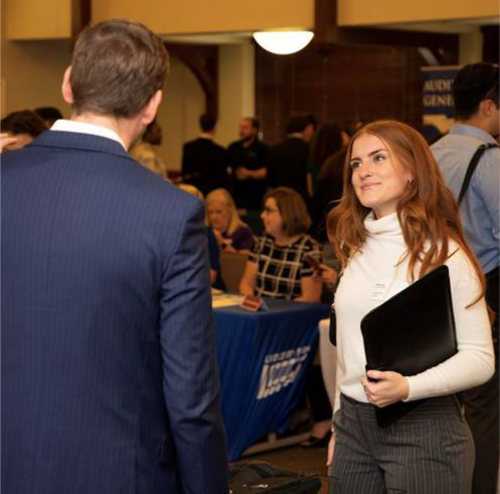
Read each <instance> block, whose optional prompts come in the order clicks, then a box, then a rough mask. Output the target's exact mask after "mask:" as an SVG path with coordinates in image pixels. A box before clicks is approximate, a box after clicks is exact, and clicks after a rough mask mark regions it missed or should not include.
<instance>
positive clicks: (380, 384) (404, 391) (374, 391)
mask: <svg viewBox="0 0 500 494" xmlns="http://www.w3.org/2000/svg"><path fill="white" fill-rule="evenodd" d="M368 377H369V378H371V379H377V382H371V381H369V380H368ZM361 384H362V385H363V388H364V390H365V393H366V396H367V398H368V401H369V402H370V403H371V404H372V405H375V406H377V407H379V408H384V407H386V406H387V405H392V404H393V403H396V402H398V401H401V400H405V399H406V398H408V394H409V392H410V386H409V384H408V380H407V379H406V377H404V376H402V375H401V374H399V373H398V372H393V371H376V370H370V371H368V372H367V373H366V376H365V377H363V379H361Z"/></svg>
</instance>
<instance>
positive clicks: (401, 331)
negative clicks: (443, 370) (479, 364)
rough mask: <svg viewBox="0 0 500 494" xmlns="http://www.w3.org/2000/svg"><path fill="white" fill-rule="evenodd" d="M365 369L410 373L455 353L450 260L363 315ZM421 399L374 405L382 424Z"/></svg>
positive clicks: (455, 341)
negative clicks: (381, 406) (381, 405)
mask: <svg viewBox="0 0 500 494" xmlns="http://www.w3.org/2000/svg"><path fill="white" fill-rule="evenodd" d="M361 332H362V333H363V340H364V344H365V353H366V370H370V369H377V370H382V371H395V372H399V373H400V374H402V375H403V376H414V375H416V374H420V373H421V372H423V371H425V370H427V369H429V368H430V367H434V366H436V365H438V364H440V363H441V362H444V361H445V360H447V359H448V358H450V357H452V356H453V355H455V353H457V337H456V331H455V319H454V315H453V303H452V299H451V287H450V276H449V270H448V266H446V265H443V266H440V267H438V268H436V269H435V270H434V271H431V272H430V273H428V274H426V275H425V276H424V277H422V278H420V279H419V280H417V281H415V283H412V284H411V285H410V286H409V287H408V288H405V289H404V290H402V291H401V292H399V293H397V294H396V295H394V296H393V297H391V298H390V299H389V300H387V301H386V302H384V303H383V304H381V305H379V306H378V307H376V308H375V309H373V310H371V311H370V312H368V314H366V315H365V317H364V318H363V319H362V321H361ZM424 401H425V400H416V401H410V402H401V401H400V402H397V403H394V404H392V405H389V406H387V407H384V408H376V409H375V415H376V418H377V423H378V425H379V426H381V427H386V426H388V425H391V424H393V423H394V422H396V421H397V420H398V419H399V418H401V417H402V416H403V415H404V414H405V413H407V412H409V411H410V410H412V409H414V408H416V407H417V406H419V405H420V404H421V403H423V402H424Z"/></svg>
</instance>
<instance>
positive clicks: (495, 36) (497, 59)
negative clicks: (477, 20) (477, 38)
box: [481, 25, 500, 64]
mask: <svg viewBox="0 0 500 494" xmlns="http://www.w3.org/2000/svg"><path fill="white" fill-rule="evenodd" d="M481 31H482V33H483V36H484V40H483V62H490V63H496V64H498V63H500V53H499V52H500V46H499V42H500V36H499V33H500V29H499V26H498V25H496V26H483V27H482V28H481Z"/></svg>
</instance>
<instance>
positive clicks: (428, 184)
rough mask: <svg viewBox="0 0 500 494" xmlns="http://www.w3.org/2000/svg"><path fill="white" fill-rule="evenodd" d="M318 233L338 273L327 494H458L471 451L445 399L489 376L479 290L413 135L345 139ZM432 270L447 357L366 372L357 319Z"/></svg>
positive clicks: (392, 128) (476, 270)
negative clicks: (436, 275)
mask: <svg viewBox="0 0 500 494" xmlns="http://www.w3.org/2000/svg"><path fill="white" fill-rule="evenodd" d="M328 229H329V237H330V240H331V242H332V244H333V248H334V250H335V253H336V255H337V258H338V259H339V261H340V263H341V266H342V274H343V276H342V278H341V280H340V283H339V286H338V289H337V293H336V297H335V309H336V317H337V349H338V367H337V396H339V395H340V399H339V400H337V403H336V404H335V413H334V421H333V429H334V433H333V434H332V440H331V442H330V447H329V458H328V463H329V464H331V475H332V477H333V478H334V480H333V482H332V484H333V485H334V486H335V488H336V490H334V492H335V493H336V494H357V493H363V494H382V493H385V492H398V493H400V492H401V493H408V494H409V493H411V494H469V493H470V489H471V481H472V469H473V465H474V445H473V441H472V436H471V434H470V431H469V428H468V426H467V423H466V422H465V420H464V418H463V416H462V414H461V411H460V408H459V406H458V404H457V401H456V398H455V397H454V393H457V392H459V391H462V390H464V389H467V388H471V387H474V386H477V385H478V384H481V383H483V382H485V381H487V380H488V379H489V378H490V377H491V376H492V375H493V369H494V365H493V363H494V357H493V346H492V338H491V329H490V328H491V326H490V322H489V317H488V310H487V306H486V303H485V300H484V292H485V282H484V277H483V273H482V272H481V269H480V267H479V265H478V262H477V260H476V258H475V257H474V254H473V252H472V251H471V249H470V247H469V246H468V245H467V243H466V241H465V239H464V235H463V232H462V227H461V224H460V219H459V211H458V206H457V204H456V202H455V200H454V199H453V196H452V194H451V192H450V191H449V190H448V188H447V187H446V185H445V183H444V181H443V178H442V176H441V173H440V171H439V169H438V167H437V165H436V162H435V160H434V158H433V156H432V154H431V152H430V151H429V148H428V147H427V144H426V143H425V141H424V139H423V138H422V137H421V136H420V134H419V133H418V132H416V131H415V130H413V129H412V128H411V127H409V126H408V125H405V124H402V123H399V122H395V121H379V122H374V123H372V124H369V125H367V126H366V127H363V128H362V129H361V130H360V131H359V132H358V133H357V134H356V135H355V136H354V138H353V140H352V141H351V143H350V145H349V148H348V151H347V157H346V166H345V172H344V192H343V196H342V200H341V202H340V204H339V206H338V207H336V208H335V209H333V210H332V211H331V213H330V215H329V218H328ZM443 264H446V265H447V266H448V268H449V272H450V281H451V291H452V299H453V307H454V315H455V322H456V330H457V347H458V352H457V353H456V354H455V355H454V356H453V357H451V358H450V359H448V360H446V361H445V362H443V363H441V364H440V365H438V366H436V367H432V368H430V369H428V370H426V371H425V372H422V373H421V374H418V375H415V376H403V375H401V374H398V373H397V372H392V371H387V372H382V371H368V373H366V371H365V364H366V359H365V352H364V346H363V339H362V335H361V329H360V321H361V319H362V318H363V316H364V315H365V314H366V313H367V312H369V311H370V310H371V309H373V308H374V307H376V306H377V305H379V304H381V303H382V302H384V301H385V300H387V299H388V298H389V297H391V296H393V295H394V294H395V293H397V292H399V291H401V290H402V289H404V288H405V287H407V286H408V285H409V284H410V283H412V282H413V281H414V280H416V279H418V278H420V277H422V276H423V275H425V274H426V273H428V272H429V271H431V270H433V269H434V268H436V267H438V266H440V265H443ZM375 287H377V289H376V290H375ZM381 291H382V294H381ZM422 310H425V307H422ZM407 317H412V315H411V314H406V313H402V314H401V319H402V320H403V319H404V318H407ZM368 377H369V378H372V379H374V380H376V382H372V381H369V380H368ZM424 398H427V399H426V400H424V401H423V402H422V403H421V404H420V405H419V406H417V407H416V408H415V409H414V410H412V411H411V412H409V413H407V414H406V415H405V416H403V417H402V418H401V419H399V420H398V421H397V422H396V423H394V424H393V425H391V426H389V427H384V428H381V427H379V426H378V425H377V423H376V421H375V407H385V406H387V405H390V404H392V403H395V402H398V401H401V400H402V401H413V400H420V399H424ZM332 458H333V459H332Z"/></svg>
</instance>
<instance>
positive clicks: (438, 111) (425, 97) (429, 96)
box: [422, 66, 460, 139]
mask: <svg viewBox="0 0 500 494" xmlns="http://www.w3.org/2000/svg"><path fill="white" fill-rule="evenodd" d="M459 70H460V67H459V66H449V67H424V68H422V103H423V124H424V135H426V137H427V138H428V139H430V138H432V137H433V136H432V134H433V133H435V134H436V135H438V134H445V133H446V132H448V131H449V129H450V127H451V126H452V125H453V122H454V117H455V106H454V103H453V90H452V87H453V80H454V79H455V76H456V74H457V72H458V71H459Z"/></svg>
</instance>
